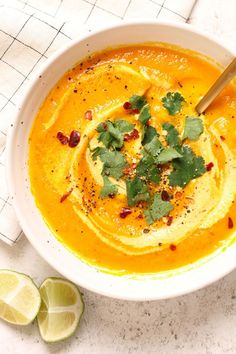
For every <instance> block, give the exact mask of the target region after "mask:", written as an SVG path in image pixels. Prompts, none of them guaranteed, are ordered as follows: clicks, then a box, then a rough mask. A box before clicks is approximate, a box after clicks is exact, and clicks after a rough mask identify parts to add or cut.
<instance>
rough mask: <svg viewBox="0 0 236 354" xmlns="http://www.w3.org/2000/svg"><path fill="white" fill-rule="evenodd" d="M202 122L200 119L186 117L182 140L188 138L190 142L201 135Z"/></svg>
mask: <svg viewBox="0 0 236 354" xmlns="http://www.w3.org/2000/svg"><path fill="white" fill-rule="evenodd" d="M203 130H204V128H203V122H202V119H200V118H195V117H186V119H185V127H184V134H183V140H184V139H186V138H188V139H190V140H197V139H198V138H199V136H200V135H201V134H202V133H203Z"/></svg>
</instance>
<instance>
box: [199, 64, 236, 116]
mask: <svg viewBox="0 0 236 354" xmlns="http://www.w3.org/2000/svg"><path fill="white" fill-rule="evenodd" d="M235 76H236V58H234V60H233V61H232V62H231V63H230V64H229V66H227V68H226V69H225V70H224V71H223V73H222V74H221V75H220V77H219V78H218V79H217V80H216V82H215V83H214V84H213V85H212V86H211V87H210V89H209V90H208V92H207V93H206V94H205V96H203V98H202V99H201V101H200V102H199V103H198V104H197V105H196V111H197V112H198V114H201V113H203V112H204V111H205V110H206V109H207V107H208V106H209V105H210V104H211V103H212V102H213V101H214V99H215V98H216V97H217V96H218V95H219V94H220V93H221V91H222V90H223V89H224V88H225V86H226V85H227V84H228V83H229V82H230V81H231V80H232V79H233V78H234V77H235Z"/></svg>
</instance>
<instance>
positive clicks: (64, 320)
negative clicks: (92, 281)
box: [37, 278, 84, 342]
mask: <svg viewBox="0 0 236 354" xmlns="http://www.w3.org/2000/svg"><path fill="white" fill-rule="evenodd" d="M40 294H41V298H42V304H41V307H40V310H39V313H38V316H37V319H38V326H39V330H40V334H41V336H42V338H43V340H45V341H46V342H56V341H59V340H62V339H66V338H68V337H70V336H71V335H72V334H73V333H74V332H75V330H76V328H77V326H78V324H79V321H80V318H81V315H82V313H83V310H84V304H83V300H82V296H81V294H80V292H79V289H78V288H77V287H76V286H75V285H74V284H73V283H71V282H69V281H68V280H65V279H60V278H48V279H46V280H45V281H44V282H43V284H42V285H41V287H40Z"/></svg>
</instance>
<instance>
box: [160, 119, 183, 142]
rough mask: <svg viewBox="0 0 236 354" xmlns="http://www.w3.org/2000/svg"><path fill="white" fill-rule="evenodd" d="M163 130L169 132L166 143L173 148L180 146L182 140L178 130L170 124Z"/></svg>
mask: <svg viewBox="0 0 236 354" xmlns="http://www.w3.org/2000/svg"><path fill="white" fill-rule="evenodd" d="M162 128H163V129H164V130H166V131H167V136H166V142H167V144H168V145H169V146H171V147H174V148H175V147H179V146H180V138H179V132H178V130H177V129H176V128H175V127H174V126H173V125H172V124H170V123H164V124H163V125H162Z"/></svg>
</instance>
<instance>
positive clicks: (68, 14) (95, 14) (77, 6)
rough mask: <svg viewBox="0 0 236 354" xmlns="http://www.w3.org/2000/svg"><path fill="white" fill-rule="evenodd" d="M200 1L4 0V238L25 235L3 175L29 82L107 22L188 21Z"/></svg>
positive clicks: (0, 82) (0, 57) (0, 122)
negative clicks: (75, 42) (78, 39)
mask: <svg viewBox="0 0 236 354" xmlns="http://www.w3.org/2000/svg"><path fill="white" fill-rule="evenodd" d="M196 1H197V0H119V1H118V0H0V239H2V240H3V241H5V242H7V243H8V244H10V245H12V244H14V243H16V241H17V240H18V239H19V237H20V236H21V234H22V231H21V228H20V226H19V224H18V222H17V220H16V217H15V214H14V210H13V207H12V205H11V202H10V198H9V194H8V190H7V183H6V179H5V143H6V134H7V128H8V125H9V122H10V121H11V120H12V117H14V115H15V109H16V106H17V105H18V104H19V103H20V101H21V97H22V94H23V92H24V90H25V87H26V86H27V83H28V81H29V80H30V78H31V76H32V75H33V74H34V71H35V69H36V68H38V67H39V66H40V65H41V64H42V63H43V62H44V61H45V60H46V59H47V58H48V57H49V56H50V55H51V54H52V53H54V52H55V51H56V50H57V49H59V48H61V47H62V46H63V45H64V44H65V43H67V42H69V41H70V40H71V39H73V38H76V37H77V36H78V35H81V34H82V33H86V32H87V31H91V30H94V29H95V28H97V27H99V25H103V24H104V23H106V24H109V23H116V22H119V21H122V20H129V19H143V18H149V19H157V18H158V19H162V20H174V21H181V22H188V19H189V17H190V15H191V12H192V9H193V7H194V5H195V3H196Z"/></svg>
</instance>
